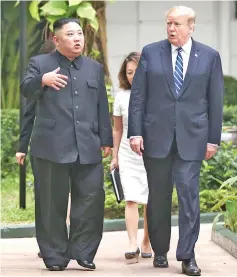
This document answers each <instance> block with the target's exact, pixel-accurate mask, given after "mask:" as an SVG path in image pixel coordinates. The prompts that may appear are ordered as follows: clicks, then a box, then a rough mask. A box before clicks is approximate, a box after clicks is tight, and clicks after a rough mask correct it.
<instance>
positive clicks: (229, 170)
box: [200, 143, 237, 190]
mask: <svg viewBox="0 0 237 277" xmlns="http://www.w3.org/2000/svg"><path fill="white" fill-rule="evenodd" d="M236 175H237V148H235V147H233V146H232V144H231V143H222V144H221V147H220V148H219V150H218V152H217V154H216V155H215V156H214V157H213V158H212V159H210V160H209V161H203V163H202V168H201V174H200V189H201V190H204V189H217V188H219V187H220V184H219V182H218V181H217V180H215V179H219V180H222V181H223V180H225V179H227V178H229V177H233V176H236Z"/></svg>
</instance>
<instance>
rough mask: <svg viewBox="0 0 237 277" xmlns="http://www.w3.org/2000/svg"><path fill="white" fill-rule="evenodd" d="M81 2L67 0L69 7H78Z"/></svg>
mask: <svg viewBox="0 0 237 277" xmlns="http://www.w3.org/2000/svg"><path fill="white" fill-rule="evenodd" d="M82 1H83V0H68V2H69V7H71V6H76V5H79V4H80V3H81V2H82Z"/></svg>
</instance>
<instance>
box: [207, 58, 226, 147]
mask: <svg viewBox="0 0 237 277" xmlns="http://www.w3.org/2000/svg"><path fill="white" fill-rule="evenodd" d="M223 98H224V79H223V72H222V66H221V59H220V55H219V53H217V54H216V56H215V58H214V62H213V65H212V70H211V75H210V80H209V86H208V120H209V122H208V126H209V133H208V143H212V144H218V145H220V142H221V130H222V117H223Z"/></svg>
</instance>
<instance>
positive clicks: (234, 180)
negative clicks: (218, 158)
mask: <svg viewBox="0 0 237 277" xmlns="http://www.w3.org/2000/svg"><path fill="white" fill-rule="evenodd" d="M234 183H237V176H234V177H231V178H229V179H227V180H226V181H225V182H223V183H222V185H221V186H220V189H221V188H223V187H225V186H228V185H229V186H232V185H233V184H234Z"/></svg>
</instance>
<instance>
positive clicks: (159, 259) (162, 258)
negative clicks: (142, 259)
mask: <svg viewBox="0 0 237 277" xmlns="http://www.w3.org/2000/svg"><path fill="white" fill-rule="evenodd" d="M153 265H154V267H160V268H166V267H169V263H168V260H167V255H166V254H164V255H155V257H154V261H153Z"/></svg>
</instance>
